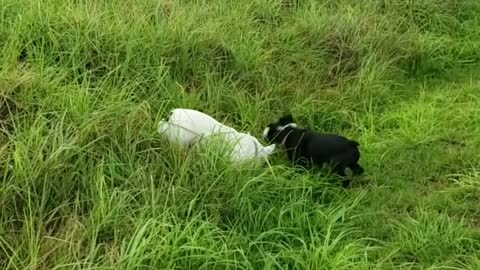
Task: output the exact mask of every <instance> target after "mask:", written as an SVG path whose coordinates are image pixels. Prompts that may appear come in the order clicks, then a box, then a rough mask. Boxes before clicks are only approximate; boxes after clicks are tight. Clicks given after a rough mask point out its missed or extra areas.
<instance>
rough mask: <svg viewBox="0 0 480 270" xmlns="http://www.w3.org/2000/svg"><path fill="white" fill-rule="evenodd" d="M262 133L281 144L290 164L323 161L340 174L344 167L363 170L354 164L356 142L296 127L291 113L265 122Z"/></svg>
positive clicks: (356, 149) (268, 139)
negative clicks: (265, 125)
mask: <svg viewBox="0 0 480 270" xmlns="http://www.w3.org/2000/svg"><path fill="white" fill-rule="evenodd" d="M263 136H264V138H265V140H267V141H269V142H274V143H277V144H281V145H283V146H285V148H286V150H287V154H288V158H289V159H290V161H291V162H292V163H293V164H294V165H299V166H303V167H305V168H309V167H311V166H312V165H317V166H320V167H322V166H323V164H324V163H328V164H329V165H330V167H331V168H332V169H333V172H334V173H336V174H338V175H339V176H342V177H343V176H345V175H346V174H345V170H346V169H347V168H350V169H351V170H352V173H353V174H354V175H360V174H362V173H363V172H364V169H363V168H362V167H361V166H360V165H359V164H358V160H359V159H360V151H359V150H358V146H359V143H358V142H356V141H352V140H349V139H347V138H345V137H342V136H338V135H332V134H319V133H315V132H313V131H311V130H308V129H302V128H298V127H297V125H296V124H295V123H294V121H293V117H292V115H287V116H284V117H282V118H280V120H279V121H278V122H276V123H271V124H269V125H268V126H267V127H266V128H265V131H264V132H263ZM343 184H344V186H348V185H350V181H348V180H346V179H345V181H343Z"/></svg>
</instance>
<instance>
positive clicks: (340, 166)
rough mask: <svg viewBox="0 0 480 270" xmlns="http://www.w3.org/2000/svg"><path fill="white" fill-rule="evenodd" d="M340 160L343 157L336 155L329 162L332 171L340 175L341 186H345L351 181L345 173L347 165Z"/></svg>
mask: <svg viewBox="0 0 480 270" xmlns="http://www.w3.org/2000/svg"><path fill="white" fill-rule="evenodd" d="M342 161H343V159H342V158H341V157H338V158H335V159H333V160H332V162H331V163H330V164H331V166H332V171H333V172H334V173H335V174H336V175H338V176H340V178H341V179H342V187H344V188H347V187H349V186H350V184H351V181H350V179H349V178H348V177H347V175H346V173H345V170H346V169H347V166H345V164H344V163H343V162H342Z"/></svg>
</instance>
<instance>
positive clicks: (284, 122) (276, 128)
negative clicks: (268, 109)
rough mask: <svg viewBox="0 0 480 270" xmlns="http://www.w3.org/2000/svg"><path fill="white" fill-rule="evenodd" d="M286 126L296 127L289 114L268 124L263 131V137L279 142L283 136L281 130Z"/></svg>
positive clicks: (268, 140)
mask: <svg viewBox="0 0 480 270" xmlns="http://www.w3.org/2000/svg"><path fill="white" fill-rule="evenodd" d="M288 127H290V128H297V124H295V122H294V120H293V116H292V115H291V114H288V115H286V116H283V117H282V118H280V119H279V120H278V121H277V122H275V123H270V124H268V126H267V127H266V128H265V130H264V131H263V138H264V139H265V140H266V141H267V142H274V143H280V142H281V141H282V140H283V138H284V137H285V134H282V131H284V129H285V128H288Z"/></svg>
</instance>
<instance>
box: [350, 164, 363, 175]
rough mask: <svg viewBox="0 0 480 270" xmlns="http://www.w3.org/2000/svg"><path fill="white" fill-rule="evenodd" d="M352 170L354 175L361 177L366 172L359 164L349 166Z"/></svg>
mask: <svg viewBox="0 0 480 270" xmlns="http://www.w3.org/2000/svg"><path fill="white" fill-rule="evenodd" d="M349 167H350V169H351V170H352V172H353V174H355V175H361V174H363V173H364V172H365V170H364V169H363V168H362V166H360V165H359V164H358V163H354V164H352V165H350V166H349Z"/></svg>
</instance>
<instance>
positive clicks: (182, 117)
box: [158, 109, 275, 162]
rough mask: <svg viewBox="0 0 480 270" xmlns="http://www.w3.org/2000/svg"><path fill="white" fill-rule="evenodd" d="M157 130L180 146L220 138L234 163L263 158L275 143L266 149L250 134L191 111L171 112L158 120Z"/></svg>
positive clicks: (177, 110)
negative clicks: (213, 137) (226, 142)
mask: <svg viewBox="0 0 480 270" xmlns="http://www.w3.org/2000/svg"><path fill="white" fill-rule="evenodd" d="M158 131H159V133H160V134H162V135H163V136H165V137H166V138H167V139H168V140H169V141H170V142H172V143H179V144H180V145H182V146H189V145H192V144H194V143H196V142H198V141H199V140H200V139H201V138H205V139H207V141H208V138H209V136H210V137H211V136H212V135H221V136H222V137H223V138H224V139H226V141H228V142H230V143H231V144H232V146H233V150H232V153H231V159H232V161H236V162H243V161H248V160H252V159H265V158H267V157H268V156H269V155H270V154H272V152H273V150H275V144H272V145H269V146H266V147H265V146H263V145H262V144H261V143H260V142H259V141H258V140H257V138H255V137H253V136H252V135H250V133H242V132H238V131H236V130H235V129H233V128H231V127H229V126H226V125H224V124H222V123H220V122H218V121H217V120H215V119H214V118H213V117H211V116H209V115H207V114H204V113H202V112H199V111H196V110H191V109H174V110H172V111H171V112H170V117H169V119H168V120H165V119H163V120H162V121H160V123H159V129H158Z"/></svg>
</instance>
